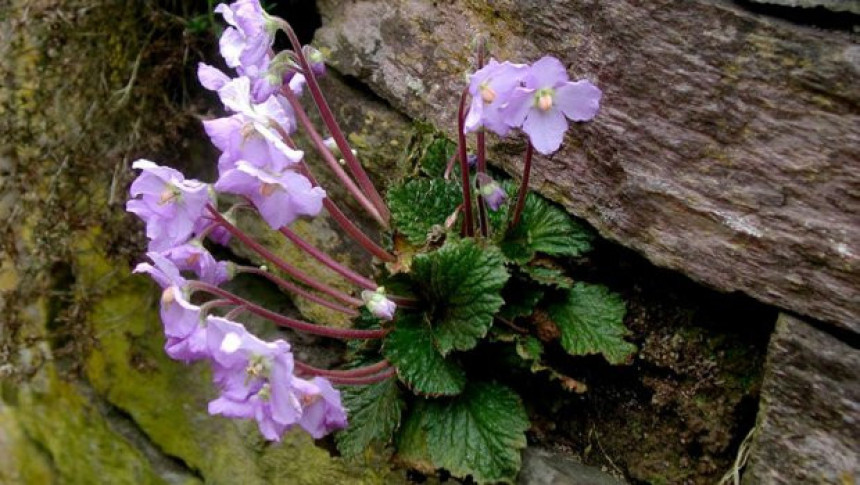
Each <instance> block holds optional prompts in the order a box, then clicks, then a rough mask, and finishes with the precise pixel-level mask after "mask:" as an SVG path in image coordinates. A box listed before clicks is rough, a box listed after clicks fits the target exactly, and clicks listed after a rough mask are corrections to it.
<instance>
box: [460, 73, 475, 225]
mask: <svg viewBox="0 0 860 485" xmlns="http://www.w3.org/2000/svg"><path fill="white" fill-rule="evenodd" d="M468 94H469V91H468V89H464V90H463V94H461V95H460V106H459V108H458V109H457V150H458V153H459V154H460V178H461V179H462V182H463V184H462V185H463V231H462V232H463V235H464V236H467V237H471V236H474V235H475V223H474V222H473V221H472V190H471V183H470V182H469V157H468V154H467V153H466V133H464V132H463V124H464V122H465V112H466V96H467V95H468Z"/></svg>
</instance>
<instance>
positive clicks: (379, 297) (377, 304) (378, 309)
mask: <svg viewBox="0 0 860 485" xmlns="http://www.w3.org/2000/svg"><path fill="white" fill-rule="evenodd" d="M361 299H362V300H363V301H364V305H365V307H367V310H368V311H369V312H370V313H371V314H372V315H373V316H375V317H377V318H381V319H383V320H391V319H393V318H394V311H395V310H397V305H396V304H395V303H394V302H393V301H391V300H389V299H388V298H386V297H385V288H384V287H382V286H380V287H379V288H377V289H376V291H368V290H364V291H362V292H361Z"/></svg>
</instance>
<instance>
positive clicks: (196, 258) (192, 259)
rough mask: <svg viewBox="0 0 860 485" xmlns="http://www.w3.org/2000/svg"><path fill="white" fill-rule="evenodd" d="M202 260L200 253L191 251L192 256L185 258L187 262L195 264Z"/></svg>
mask: <svg viewBox="0 0 860 485" xmlns="http://www.w3.org/2000/svg"><path fill="white" fill-rule="evenodd" d="M198 261H200V253H191V256H188V257H187V258H185V264H188V265H195V264H197V262H198Z"/></svg>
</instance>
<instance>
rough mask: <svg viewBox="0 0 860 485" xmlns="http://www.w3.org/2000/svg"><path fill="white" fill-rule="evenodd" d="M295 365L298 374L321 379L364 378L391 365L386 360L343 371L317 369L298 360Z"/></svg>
mask: <svg viewBox="0 0 860 485" xmlns="http://www.w3.org/2000/svg"><path fill="white" fill-rule="evenodd" d="M294 362H295V365H296V369H297V370H298V371H299V372H302V373H304V374H310V375H314V376H323V377H349V378H353V377H364V376H369V375H372V374H376V373H378V372H380V371H383V370H385V369H387V368H389V367H391V364H390V363H389V362H388V361H387V360H381V361H379V362H377V363H375V364H373V365H368V366H365V367H357V368H355V369H344V370H331V369H320V368H319V367H314V366H312V365H310V364H306V363H304V362H300V361H298V360H296V361H294Z"/></svg>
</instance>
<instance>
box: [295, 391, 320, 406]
mask: <svg viewBox="0 0 860 485" xmlns="http://www.w3.org/2000/svg"><path fill="white" fill-rule="evenodd" d="M320 397H321V396H320V395H319V394H303V395H302V396H301V397H299V402H301V403H302V407H303V408H306V407H308V406H310V405H311V404H313V403H315V402H317V401H319V400H320Z"/></svg>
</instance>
